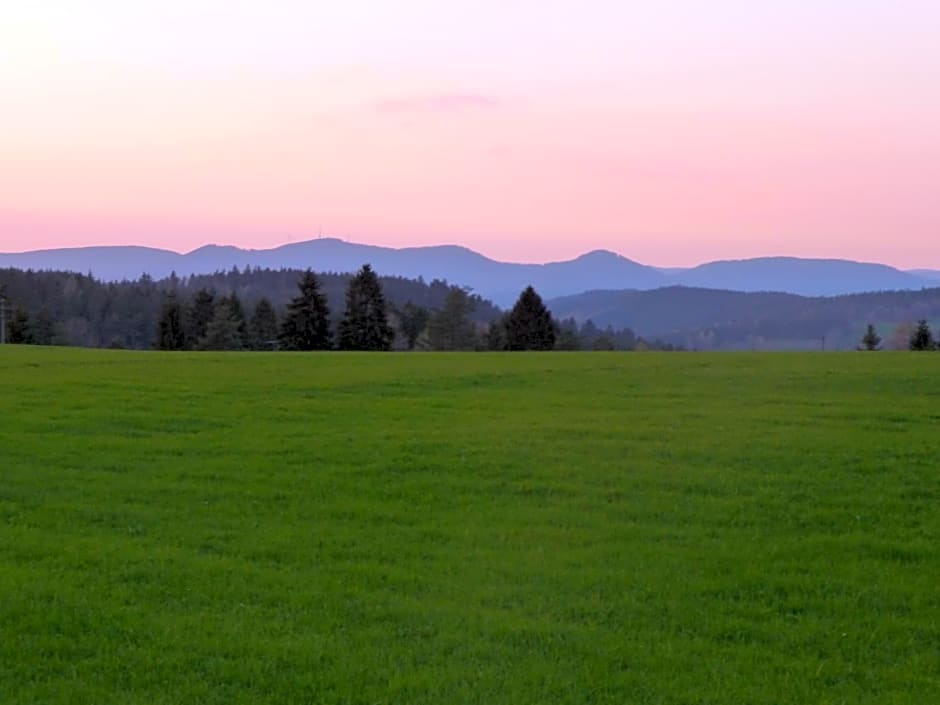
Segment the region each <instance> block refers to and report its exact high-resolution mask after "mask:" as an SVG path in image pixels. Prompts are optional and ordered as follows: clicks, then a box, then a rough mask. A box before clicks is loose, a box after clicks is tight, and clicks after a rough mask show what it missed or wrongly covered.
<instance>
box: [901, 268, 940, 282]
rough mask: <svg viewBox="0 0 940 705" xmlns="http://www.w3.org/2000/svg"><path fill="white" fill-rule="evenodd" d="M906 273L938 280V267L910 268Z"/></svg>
mask: <svg viewBox="0 0 940 705" xmlns="http://www.w3.org/2000/svg"><path fill="white" fill-rule="evenodd" d="M908 274H913V275H914V276H916V277H920V278H921V279H929V280H931V281H938V282H940V269H910V270H908Z"/></svg>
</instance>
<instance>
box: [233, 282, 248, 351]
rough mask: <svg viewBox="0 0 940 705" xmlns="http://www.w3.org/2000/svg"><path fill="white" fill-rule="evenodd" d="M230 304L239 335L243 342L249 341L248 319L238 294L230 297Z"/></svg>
mask: <svg viewBox="0 0 940 705" xmlns="http://www.w3.org/2000/svg"><path fill="white" fill-rule="evenodd" d="M228 304H229V310H230V311H231V314H232V318H233V319H234V320H235V323H236V324H237V326H238V335H239V336H241V339H242V341H243V342H244V341H247V340H248V319H247V318H246V316H245V307H244V306H242V301H241V299H239V298H238V294H236V293H235V292H234V291H233V292H232V293H231V294H230V295H229V297H228Z"/></svg>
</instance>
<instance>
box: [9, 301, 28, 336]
mask: <svg viewBox="0 0 940 705" xmlns="http://www.w3.org/2000/svg"><path fill="white" fill-rule="evenodd" d="M7 342H9V343H12V344H13V345H29V344H30V343H32V342H33V337H32V333H31V332H30V327H29V313H28V312H27V311H26V309H25V308H22V307H20V306H17V308H16V310H15V311H14V312H13V316H12V317H11V318H10V320H9V321H7Z"/></svg>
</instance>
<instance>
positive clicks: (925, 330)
mask: <svg viewBox="0 0 940 705" xmlns="http://www.w3.org/2000/svg"><path fill="white" fill-rule="evenodd" d="M909 347H910V349H911V350H918V351H920V350H933V348H934V340H933V334H932V333H931V332H930V326H929V325H927V321H925V320H920V321H918V322H917V327H916V328H915V329H914V332H913V333H912V334H911V342H910V346H909Z"/></svg>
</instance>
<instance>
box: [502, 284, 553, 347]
mask: <svg viewBox="0 0 940 705" xmlns="http://www.w3.org/2000/svg"><path fill="white" fill-rule="evenodd" d="M555 336H556V329H555V322H554V321H553V320H552V314H551V313H549V311H548V309H547V308H546V307H545V304H544V303H543V302H542V297H541V296H539V295H538V294H537V293H536V292H535V289H533V288H532V287H531V286H529V287H526V289H525V291H523V292H522V294H521V295H520V296H519V300H518V301H517V302H516V305H515V306H513V308H512V311H510V312H509V316H508V317H507V318H506V349H507V350H551V349H552V348H554V347H555Z"/></svg>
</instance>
